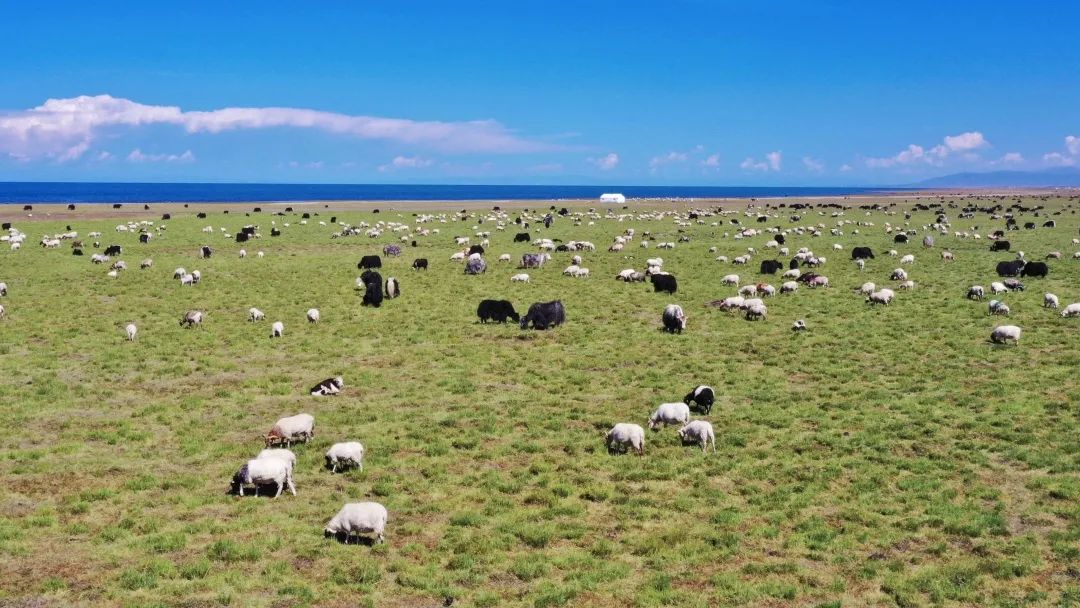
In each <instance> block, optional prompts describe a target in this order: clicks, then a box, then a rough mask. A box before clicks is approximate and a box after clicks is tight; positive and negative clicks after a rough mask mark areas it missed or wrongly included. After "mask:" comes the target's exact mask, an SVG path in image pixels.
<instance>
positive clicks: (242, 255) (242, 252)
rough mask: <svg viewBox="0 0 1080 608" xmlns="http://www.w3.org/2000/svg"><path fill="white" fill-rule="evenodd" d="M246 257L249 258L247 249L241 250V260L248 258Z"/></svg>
mask: <svg viewBox="0 0 1080 608" xmlns="http://www.w3.org/2000/svg"><path fill="white" fill-rule="evenodd" d="M246 257H247V250H246V249H241V250H240V258H241V259H243V258H246Z"/></svg>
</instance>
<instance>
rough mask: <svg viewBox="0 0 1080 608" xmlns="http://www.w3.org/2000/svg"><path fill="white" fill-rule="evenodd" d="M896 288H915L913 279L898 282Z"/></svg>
mask: <svg viewBox="0 0 1080 608" xmlns="http://www.w3.org/2000/svg"><path fill="white" fill-rule="evenodd" d="M896 288H897V289H908V290H911V289H915V281H910V280H909V281H904V282H903V283H900V284H899V285H897V286H896Z"/></svg>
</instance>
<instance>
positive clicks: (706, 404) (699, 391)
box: [683, 384, 716, 415]
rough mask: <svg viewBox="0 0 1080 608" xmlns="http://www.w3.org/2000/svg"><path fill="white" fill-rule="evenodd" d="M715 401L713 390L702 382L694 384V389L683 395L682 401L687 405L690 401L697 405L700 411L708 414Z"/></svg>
mask: <svg viewBox="0 0 1080 608" xmlns="http://www.w3.org/2000/svg"><path fill="white" fill-rule="evenodd" d="M715 401H716V393H715V392H713V389H712V387H711V386H706V385H704V384H702V385H700V386H695V387H694V390H692V391H690V392H689V393H687V394H686V396H685V397H683V403H685V404H686V405H687V406H689V405H690V404H691V403H693V404H694V405H696V406H697V407H698V410H700V411H701V413H703V414H705V415H708V414H709V412H711V411H712V406H713V403H714V402H715Z"/></svg>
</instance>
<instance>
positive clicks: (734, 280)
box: [720, 274, 739, 285]
mask: <svg viewBox="0 0 1080 608" xmlns="http://www.w3.org/2000/svg"><path fill="white" fill-rule="evenodd" d="M720 284H721V285H738V284H739V275H737V274H729V275H726V276H724V278H722V279H720Z"/></svg>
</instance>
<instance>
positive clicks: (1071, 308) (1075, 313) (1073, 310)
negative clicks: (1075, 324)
mask: <svg viewBox="0 0 1080 608" xmlns="http://www.w3.org/2000/svg"><path fill="white" fill-rule="evenodd" d="M1061 316H1062V317H1063V318H1064V317H1080V302H1075V303H1073V304H1069V305H1068V306H1066V307H1065V308H1063V309H1062V310H1061Z"/></svg>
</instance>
